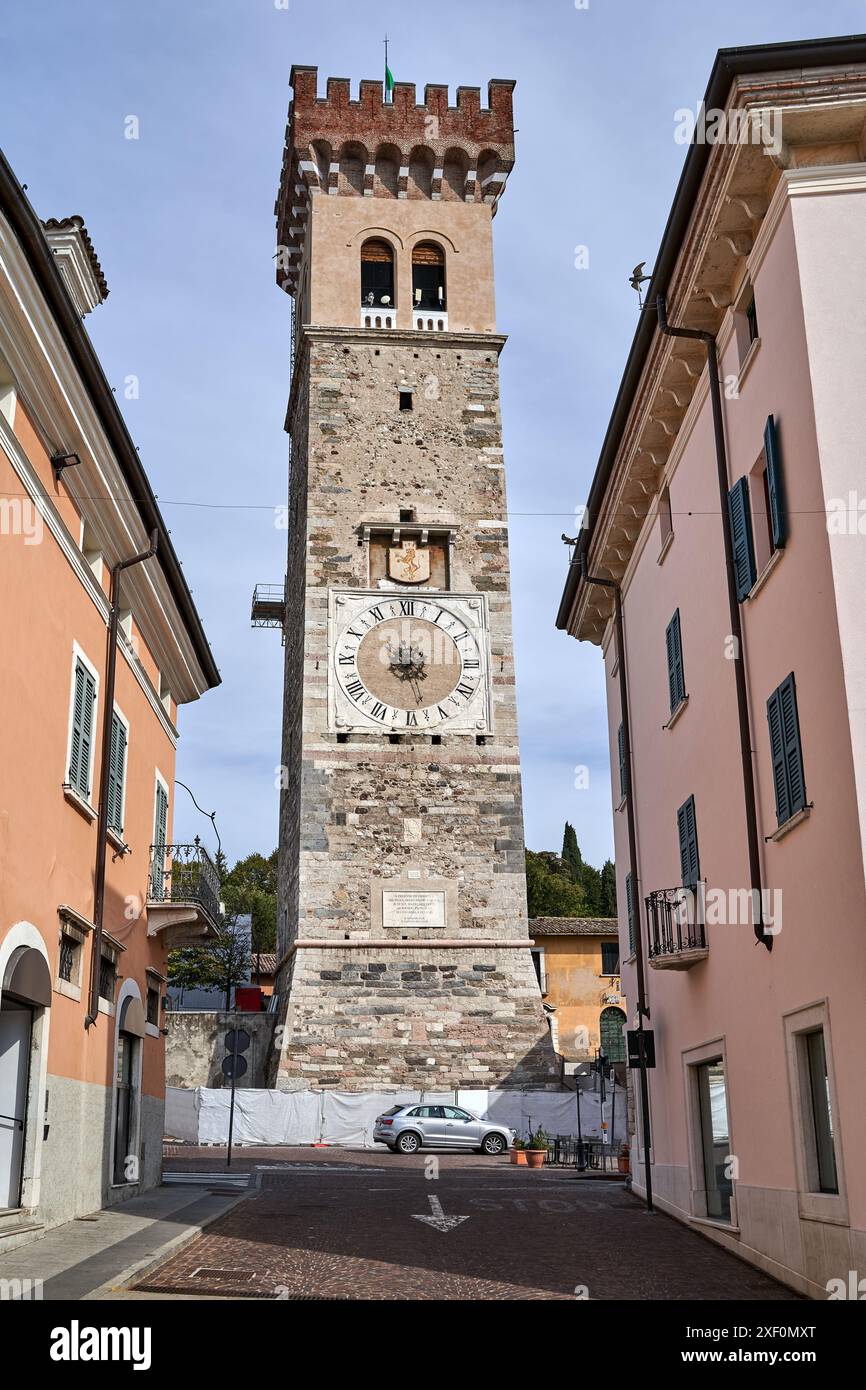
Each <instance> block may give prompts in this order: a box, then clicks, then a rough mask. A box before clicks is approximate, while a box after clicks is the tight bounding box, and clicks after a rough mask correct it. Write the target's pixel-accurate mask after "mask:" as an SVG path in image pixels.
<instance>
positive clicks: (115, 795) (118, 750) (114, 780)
mask: <svg viewBox="0 0 866 1390" xmlns="http://www.w3.org/2000/svg"><path fill="white" fill-rule="evenodd" d="M125 762H126V725H125V724H124V723H123V720H122V719H121V718H120V717H119V715H117V714H113V715H112V716H111V751H110V757H109V761H108V824H109V825H110V826H111V829H112V830H115V831H117V834H118V835H121V834H122V833H123V819H122V817H123V778H124V770H125Z"/></svg>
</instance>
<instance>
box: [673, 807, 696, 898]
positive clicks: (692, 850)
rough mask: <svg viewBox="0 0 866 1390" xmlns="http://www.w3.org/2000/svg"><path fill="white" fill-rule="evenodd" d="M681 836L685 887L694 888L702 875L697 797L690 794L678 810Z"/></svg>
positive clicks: (681, 866) (681, 859)
mask: <svg viewBox="0 0 866 1390" xmlns="http://www.w3.org/2000/svg"><path fill="white" fill-rule="evenodd" d="M677 829H678V831H679V836H680V869H681V871H682V881H683V887H684V888H694V887H695V885H696V883H697V882H698V879H699V878H700V876H701V864H700V859H699V857H698V828H697V821H696V819H695V798H694V797H693V796H690V797H689V799H688V801H684V802H683V804H682V806H681V807H680V809H679V810H678V811H677Z"/></svg>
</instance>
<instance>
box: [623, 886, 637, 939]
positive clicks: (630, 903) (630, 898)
mask: <svg viewBox="0 0 866 1390" xmlns="http://www.w3.org/2000/svg"><path fill="white" fill-rule="evenodd" d="M625 907H626V913H627V914H628V951H629V955H632V956H633V955H634V950H635V938H634V890H633V888H632V881H631V874H626V876H625Z"/></svg>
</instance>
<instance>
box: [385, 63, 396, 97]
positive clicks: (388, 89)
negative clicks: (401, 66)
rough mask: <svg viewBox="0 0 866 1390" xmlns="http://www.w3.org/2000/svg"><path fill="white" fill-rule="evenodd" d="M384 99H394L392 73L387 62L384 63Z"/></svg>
mask: <svg viewBox="0 0 866 1390" xmlns="http://www.w3.org/2000/svg"><path fill="white" fill-rule="evenodd" d="M385 100H386V101H389V100H390V101H393V100H394V74H393V73H392V71H391V69H390V68H389V67H388V64H387V63H386V64H385Z"/></svg>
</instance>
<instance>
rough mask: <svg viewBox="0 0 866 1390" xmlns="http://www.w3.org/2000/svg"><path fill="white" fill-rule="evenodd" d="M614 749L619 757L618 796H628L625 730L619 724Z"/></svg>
mask: <svg viewBox="0 0 866 1390" xmlns="http://www.w3.org/2000/svg"><path fill="white" fill-rule="evenodd" d="M616 748H617V753H618V755H619V794H620V797H623V796H627V795H628V768H627V767H626V765H625V728H624V726H623V725H622V724H620V726H619V728H618V729H617V734H616Z"/></svg>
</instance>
